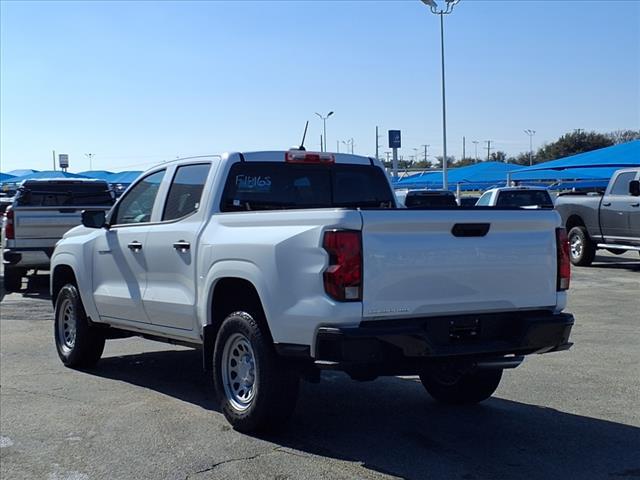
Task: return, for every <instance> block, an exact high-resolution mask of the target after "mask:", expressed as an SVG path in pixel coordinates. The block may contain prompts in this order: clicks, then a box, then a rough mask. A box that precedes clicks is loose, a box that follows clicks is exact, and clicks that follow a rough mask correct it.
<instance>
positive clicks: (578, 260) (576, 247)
mask: <svg viewBox="0 0 640 480" xmlns="http://www.w3.org/2000/svg"><path fill="white" fill-rule="evenodd" d="M569 246H570V252H571V254H570V257H571V263H573V264H574V265H577V266H579V267H586V266H589V265H591V262H593V259H594V258H595V256H596V246H595V245H594V243H593V242H592V241H591V239H590V238H589V234H588V233H587V229H586V228H584V227H573V228H572V229H571V230H569Z"/></svg>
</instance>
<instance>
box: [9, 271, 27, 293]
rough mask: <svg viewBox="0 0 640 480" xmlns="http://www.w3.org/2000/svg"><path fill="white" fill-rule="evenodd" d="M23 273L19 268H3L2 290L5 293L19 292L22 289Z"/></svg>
mask: <svg viewBox="0 0 640 480" xmlns="http://www.w3.org/2000/svg"><path fill="white" fill-rule="evenodd" d="M24 273H25V272H24V271H23V270H22V269H21V268H15V267H9V266H5V267H4V290H5V292H19V291H20V289H22V276H23V275H24Z"/></svg>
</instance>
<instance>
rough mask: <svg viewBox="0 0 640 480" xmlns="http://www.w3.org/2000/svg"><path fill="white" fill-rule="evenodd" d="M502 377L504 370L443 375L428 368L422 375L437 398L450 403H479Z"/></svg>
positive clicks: (423, 382)
mask: <svg viewBox="0 0 640 480" xmlns="http://www.w3.org/2000/svg"><path fill="white" fill-rule="evenodd" d="M501 378H502V370H500V369H498V370H478V371H476V372H473V373H466V374H462V375H457V376H456V377H455V378H450V377H449V376H443V375H441V374H440V372H436V371H434V370H427V371H425V372H423V373H422V374H421V375H420V380H421V381H422V385H423V386H424V388H425V389H426V390H427V392H428V393H429V395H431V396H432V397H433V398H434V399H435V400H437V401H438V402H440V403H446V404H449V405H463V404H473V403H479V402H482V401H483V400H486V399H487V398H489V397H490V396H491V395H493V392H495V391H496V389H497V388H498V385H499V384H500V379H501Z"/></svg>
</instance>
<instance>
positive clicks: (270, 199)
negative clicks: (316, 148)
mask: <svg viewBox="0 0 640 480" xmlns="http://www.w3.org/2000/svg"><path fill="white" fill-rule="evenodd" d="M341 207H344V208H395V201H394V196H393V192H392V190H391V188H390V186H389V183H388V181H387V178H386V176H385V173H384V172H383V171H382V170H381V169H380V168H378V167H375V166H371V165H353V164H331V165H320V164H314V165H303V164H288V163H283V162H239V163H236V164H234V165H233V166H232V167H231V170H230V172H229V176H228V178H227V181H226V184H225V188H224V191H223V194H222V202H221V205H220V210H221V211H222V212H237V211H251V210H282V209H298V208H341Z"/></svg>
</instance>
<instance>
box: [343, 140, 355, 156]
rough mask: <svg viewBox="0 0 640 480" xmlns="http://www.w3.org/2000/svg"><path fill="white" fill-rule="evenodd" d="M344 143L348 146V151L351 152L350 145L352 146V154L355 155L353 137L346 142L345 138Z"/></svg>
mask: <svg viewBox="0 0 640 480" xmlns="http://www.w3.org/2000/svg"><path fill="white" fill-rule="evenodd" d="M342 143H344V144H345V145H346V146H347V152H349V146H351V155H353V138H350V139H349V140H347V141H346V142H345V141H344V140H343V141H342Z"/></svg>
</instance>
